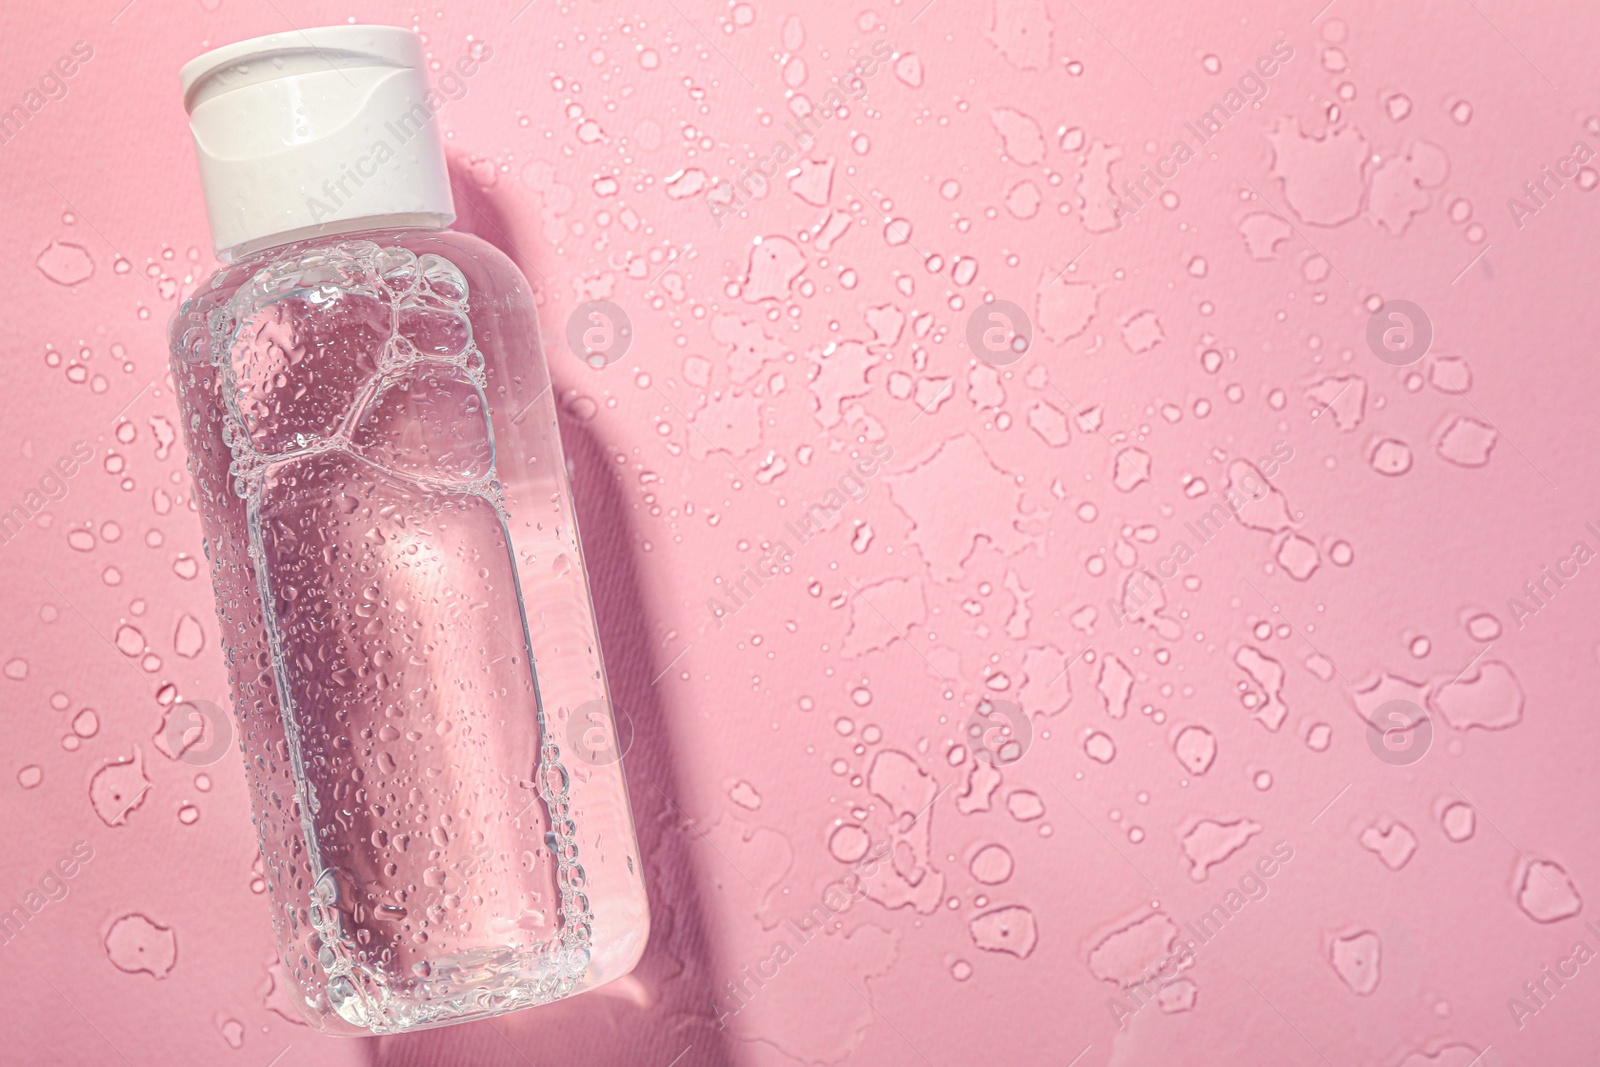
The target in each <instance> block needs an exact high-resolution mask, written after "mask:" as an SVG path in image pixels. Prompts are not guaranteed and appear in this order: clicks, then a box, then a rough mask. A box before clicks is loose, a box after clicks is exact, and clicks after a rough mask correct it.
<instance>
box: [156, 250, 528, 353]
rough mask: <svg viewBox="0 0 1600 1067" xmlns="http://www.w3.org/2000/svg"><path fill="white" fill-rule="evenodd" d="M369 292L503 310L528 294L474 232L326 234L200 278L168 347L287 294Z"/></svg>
mask: <svg viewBox="0 0 1600 1067" xmlns="http://www.w3.org/2000/svg"><path fill="white" fill-rule="evenodd" d="M318 290H321V291H323V292H325V293H328V294H329V295H330V296H331V295H332V294H333V293H335V292H346V293H348V292H358V293H368V294H371V295H372V296H375V297H378V298H379V299H384V300H404V299H406V298H408V297H415V296H417V295H418V294H422V293H426V292H428V291H430V290H432V291H437V292H438V293H439V294H440V295H444V296H446V298H447V299H452V300H453V299H456V298H458V297H461V298H469V299H470V301H471V302H472V303H479V302H481V301H484V300H488V301H492V302H493V303H494V304H496V305H498V306H501V307H505V306H507V305H511V306H515V305H517V304H521V303H525V304H527V305H528V306H529V307H530V308H531V306H532V303H533V297H532V292H531V290H530V287H529V285H528V283H527V280H526V279H525V278H524V277H523V275H522V272H521V271H520V270H519V269H518V268H517V266H516V264H515V263H513V262H512V261H511V259H510V258H509V257H507V256H506V255H505V253H503V252H501V251H500V249H498V248H496V247H495V246H494V245H493V244H491V243H490V242H488V241H485V240H483V239H482V238H480V237H477V236H475V235H473V234H469V233H462V232H460V231H458V230H448V229H436V228H391V229H376V230H366V231H357V232H352V233H341V234H332V235H328V236H324V237H318V238H313V239H308V240H303V241H296V242H292V243H290V244H284V245H278V246H275V247H272V248H266V249H262V250H260V251H258V252H254V253H251V254H250V255H248V256H244V257H242V258H240V259H239V260H237V261H235V262H232V263H225V264H223V265H222V266H221V267H219V268H218V269H217V270H216V271H214V272H213V273H212V274H211V275H210V276H208V277H207V278H206V279H204V280H203V281H202V282H201V283H200V285H199V286H198V287H197V288H196V290H195V291H194V293H193V295H191V296H190V297H189V298H188V299H187V300H185V301H184V303H183V304H182V306H180V307H179V309H178V311H177V313H176V314H175V315H174V316H173V319H172V323H171V326H170V329H169V342H170V344H171V347H172V349H173V351H175V352H177V351H179V350H181V349H184V348H189V347H192V346H193V344H194V343H195V342H196V341H198V340H199V337H198V334H200V333H209V334H216V333H217V332H218V331H219V330H221V331H222V332H223V333H226V332H227V330H228V324H229V323H230V322H234V323H237V322H238V321H239V320H242V319H246V318H249V317H250V316H251V314H252V313H253V312H255V311H256V310H259V309H260V308H262V307H265V306H267V305H270V304H272V303H275V302H277V301H279V300H281V299H283V298H285V297H288V296H290V295H291V294H305V293H308V292H311V293H313V294H314V293H315V292H316V291H318Z"/></svg>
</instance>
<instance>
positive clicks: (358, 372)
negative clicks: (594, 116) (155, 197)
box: [173, 230, 648, 1033]
mask: <svg viewBox="0 0 1600 1067" xmlns="http://www.w3.org/2000/svg"><path fill="white" fill-rule="evenodd" d="M173 370H174V374H175V377H176V379H177V382H178V385H179V391H180V396H181V399H182V402H183V408H184V418H185V423H186V432H187V434H188V440H189V448H190V457H191V470H192V472H193V474H194V477H195V485H196V493H197V498H198V502H199V505H200V509H201V512H202V514H203V517H204V520H205V528H206V548H207V554H208V557H209V558H210V560H211V563H212V570H213V579H214V582H215V585H216V590H217V603H218V615H219V618H220V619H221V621H222V625H223V633H224V646H225V649H226V652H227V655H228V658H229V665H230V671H231V677H232V681H233V688H234V704H235V711H236V714H237V716H238V719H239V723H240V736H241V745H242V748H243V751H244V755H245V758H246V762H247V765H248V769H249V773H250V775H251V778H252V785H253V786H254V790H253V791H254V794H255V795H254V808H255V819H256V824H257V828H258V831H259V832H260V836H261V845H262V854H263V858H264V863H265V868H266V873H267V883H268V887H269V891H270V894H271V897H272V901H273V904H274V911H275V922H276V925H277V928H278V937H279V944H280V948H281V949H282V951H283V955H284V963H285V969H286V972H287V973H288V974H289V975H290V976H291V977H292V978H293V979H294V980H295V981H296V982H297V984H298V985H299V991H300V993H301V994H302V996H301V997H300V998H298V999H301V1000H302V1001H303V1004H304V1008H305V1010H306V1014H307V1016H308V1018H310V1019H311V1020H312V1021H313V1022H314V1023H315V1024H317V1025H318V1026H320V1027H321V1028H323V1029H325V1030H328V1031H329V1032H377V1033H386V1032H393V1031H397V1030H406V1029H414V1028H418V1027H422V1026H430V1025H438V1024H441V1023H445V1022H453V1021H460V1020H463V1019H468V1018H476V1017H481V1016H483V1015H488V1014H497V1013H500V1012H503V1011H509V1010H513V1009H515V1008H519V1007H523V1006H526V1005H529V1004H535V1003H542V1002H544V1001H548V1000H551V999H555V998H557V997H562V996H567V995H570V994H572V993H575V992H579V991H581V990H583V989H587V988H591V987H592V986H594V985H597V984H600V983H601V982H604V981H608V980H610V979H612V978H615V977H618V976H619V975H621V974H624V973H626V972H627V970H628V969H630V968H631V967H632V965H633V963H634V962H635V961H636V960H637V958H638V955H639V954H640V952H642V950H643V945H644V940H645V937H646V933H647V930H648V919H647V916H646V911H645V901H644V892H643V886H642V883H641V880H640V864H639V860H638V856H637V844H636V843H635V840H634V835H633V827H632V821H631V817H630V815H629V811H628V806H627V796H626V790H625V787H624V784H623V781H622V776H621V766H620V763H619V762H618V760H617V759H616V752H615V747H616V745H615V728H614V726H613V724H612V721H611V717H610V711H609V709H610V705H609V703H608V702H607V696H606V687H605V678H604V671H603V668H602V665H601V661H600V653H599V647H598V643H597V640H596V629H595V622H594V616H593V611H592V608H591V606H590V601H589V590H588V582H587V578H586V576H585V572H584V567H583V561H582V555H581V551H580V548H579V544H578V539H577V532H576V529H575V526H574V519H573V509H572V503H571V497H570V493H569V491H568V487H567V483H566V472H565V466H564V461H563V459H562V454H561V449H560V439H559V436H558V434H557V430H556V424H555V408H554V403H553V399H552V396H551V390H550V388H549V385H550V383H549V377H548V372H547V370H546V368H545V366H544V363H543V360H542V358H541V357H540V355H539V351H538V335H537V325H536V321H535V318H534V312H533V306H532V301H531V299H530V297H529V294H528V292H527V289H526V286H525V284H524V283H523V281H522V279H521V276H520V274H518V273H517V272H516V269H515V267H514V266H512V265H511V264H510V263H509V261H506V260H505V259H504V257H503V256H501V255H500V254H499V253H498V252H496V251H495V250H493V249H492V248H491V247H490V246H488V245H486V244H484V243H483V242H481V241H478V240H477V239H476V238H472V237H469V236H466V235H462V234H457V233H452V232H448V231H418V230H408V231H377V232H371V233H364V234H357V235H345V236H341V237H337V238H326V239H321V240H319V241H315V242H304V243H301V244H296V245H289V246H284V247H282V248H277V249H271V250H268V251H266V252H263V253H259V254H257V255H256V256H253V257H250V258H248V259H246V260H244V261H241V262H240V263H238V264H235V265H234V266H232V267H229V268H226V269H225V270H223V271H222V272H219V274H218V276H217V277H216V278H215V279H214V280H213V282H212V283H211V285H210V287H209V288H208V289H205V290H203V291H202V292H201V293H200V294H198V295H197V296H196V297H195V298H194V299H193V300H191V301H190V302H189V303H188V304H186V305H185V306H184V308H183V309H182V311H180V313H179V316H178V318H177V320H175V322H174V326H173Z"/></svg>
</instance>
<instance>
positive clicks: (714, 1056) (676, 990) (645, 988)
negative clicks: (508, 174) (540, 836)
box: [367, 166, 740, 1067]
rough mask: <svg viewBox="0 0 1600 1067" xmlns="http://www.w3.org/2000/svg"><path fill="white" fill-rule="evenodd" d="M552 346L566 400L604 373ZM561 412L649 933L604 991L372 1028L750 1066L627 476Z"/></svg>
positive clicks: (475, 227)
mask: <svg viewBox="0 0 1600 1067" xmlns="http://www.w3.org/2000/svg"><path fill="white" fill-rule="evenodd" d="M451 178H452V185H453V186H454V188H455V197H456V209H457V211H458V213H459V217H458V218H457V220H456V224H455V228H456V229H458V230H463V231H465V232H467V233H472V234H475V235H476V236H478V237H481V238H483V239H484V240H486V241H488V242H490V243H491V244H493V245H495V246H496V247H497V248H499V249H500V250H501V251H502V252H504V253H505V254H506V255H507V256H510V257H511V259H512V260H513V261H514V262H516V263H517V265H518V266H519V267H520V268H522V269H523V271H524V272H525V273H526V274H527V276H528V277H529V279H530V280H534V286H535V289H536V290H537V289H538V287H539V286H538V282H537V281H536V279H537V278H539V277H540V274H539V273H537V272H536V271H535V270H530V269H529V267H530V266H531V264H530V261H529V259H528V258H527V257H526V256H525V254H524V250H522V249H519V248H518V247H517V244H516V242H515V241H514V240H513V238H512V237H511V225H510V224H509V222H508V220H507V219H506V217H505V215H504V213H503V212H501V211H500V210H499V208H498V207H497V206H496V205H495V204H494V203H493V202H492V200H491V199H490V198H489V195H488V191H487V190H484V189H483V188H481V187H480V186H479V185H478V184H477V182H475V181H474V180H473V179H472V177H471V176H470V175H467V174H465V173H462V172H461V171H460V170H458V169H457V168H455V167H454V166H453V167H452V171H451ZM548 325H549V324H546V328H547V329H548ZM548 357H549V360H550V363H551V376H552V380H553V385H552V388H553V389H554V391H555V394H556V396H557V397H558V398H559V397H560V396H561V395H562V394H563V391H564V390H563V389H562V385H561V380H562V379H563V378H566V377H569V376H570V375H571V373H572V371H573V370H574V369H575V368H578V369H582V370H583V373H585V374H588V373H595V372H592V371H589V370H588V369H586V368H581V366H580V364H578V362H577V360H576V359H573V360H570V361H564V360H563V359H562V358H561V357H562V353H560V352H552V353H549V354H548ZM564 364H565V365H564ZM558 407H559V405H558ZM560 424H561V439H562V445H563V447H564V448H565V450H566V454H567V460H568V463H569V466H570V468H571V471H572V489H573V496H574V505H575V507H576V509H577V513H578V526H579V529H580V530H581V531H582V532H583V554H584V562H585V565H586V567H587V569H588V573H589V581H590V590H591V595H592V596H593V598H594V607H595V614H596V617H597V619H598V622H599V629H600V646H601V649H602V652H603V655H604V657H605V663H606V675H607V680H608V682H609V683H610V687H611V698H612V701H613V703H614V704H615V705H616V706H617V707H619V708H621V709H622V710H623V711H625V712H626V713H627V715H628V716H629V718H630V719H631V720H632V724H633V740H632V743H631V746H630V747H629V749H628V751H627V755H626V757H625V759H624V766H625V769H626V774H627V781H628V791H629V797H630V802H631V805H632V808H633V815H634V820H635V826H636V830H637V833H638V837H639V851H640V855H641V858H642V859H643V861H644V874H645V888H646V890H647V891H648V893H649V897H650V922H651V929H650V941H649V944H648V945H647V946H646V948H645V952H644V957H643V958H642V959H641V960H640V961H639V964H638V966H637V967H636V968H634V971H633V973H632V974H631V975H629V976H628V977H627V978H625V979H622V980H620V981H619V982H616V983H613V984H612V985H611V986H608V987H605V988H604V989H602V990H597V991H595V992H591V993H587V994H584V995H582V996H578V997H573V998H570V999H568V1000H562V1001H557V1002H555V1003H553V1004H548V1005H545V1006H543V1007H539V1008H536V1009H532V1010H529V1011H524V1012H518V1013H514V1014H511V1015H506V1016H502V1017H500V1018H497V1019H490V1020H486V1021H484V1022H477V1023H466V1024H462V1025H459V1026H450V1027H444V1028H442V1029H438V1030H426V1031H422V1032H421V1033H416V1034H403V1035H396V1036H393V1037H384V1038H377V1039H373V1040H370V1041H369V1042H368V1049H367V1062H368V1063H369V1064H371V1065H372V1067H466V1065H468V1064H470V1065H472V1067H528V1064H530V1063H540V1064H544V1063H582V1064H584V1065H585V1067H635V1065H639V1064H657V1065H662V1067H665V1065H666V1064H669V1063H670V1064H673V1067H738V1065H739V1062H740V1057H739V1056H738V1055H737V1050H736V1047H735V1045H734V1043H732V1042H730V1041H729V1040H728V1039H727V1036H726V1033H725V1032H724V1031H722V1030H721V1029H719V1027H718V1025H717V1021H716V1018H715V1009H714V1006H713V1005H714V1003H715V1002H716V995H715V991H714V982H715V979H716V975H717V974H718V973H720V972H719V970H718V968H717V967H716V965H715V963H716V961H715V958H714V955H713V947H712V944H711V941H710V938H709V936H708V931H707V929H706V924H705V916H704V912H703V909H702V906H701V895H700V889H699V887H700V884H701V875H700V872H699V871H698V869H697V865H696V863H695V859H694V856H693V855H692V854H691V852H690V850H689V842H688V839H687V837H686V836H685V834H684V833H683V832H682V831H681V830H680V829H679V827H680V826H681V824H682V821H683V818H684V817H683V815H682V814H681V811H682V808H681V806H680V804H679V800H678V786H677V781H676V773H675V769H674V768H675V764H674V762H673V758H672V736H671V733H670V731H669V729H668V726H667V718H666V714H665V705H666V703H667V700H666V698H665V697H664V696H663V693H662V690H661V689H660V688H659V685H658V684H657V682H656V679H657V675H658V674H659V673H660V672H661V671H663V670H664V669H665V668H666V666H667V659H668V657H666V656H664V655H662V650H661V649H659V648H658V647H657V644H656V642H655V640H654V639H653V637H652V633H651V627H650V624H649V621H648V620H649V613H648V610H647V604H646V602H645V598H644V596H643V593H642V590H641V587H640V583H639V579H638V568H637V566H636V560H635V558H634V548H633V543H634V539H633V534H632V526H631V521H630V516H629V509H628V505H627V497H626V494H625V492H624V491H623V487H622V482H621V479H622V474H621V471H620V470H619V465H618V464H617V463H615V462H614V461H613V460H612V459H611V458H610V456H609V455H608V454H607V451H606V449H605V446H604V445H603V444H602V442H601V441H600V440H599V438H598V437H596V436H595V434H594V433H593V431H592V430H590V429H589V427H587V426H586V425H584V424H583V423H582V422H580V421H579V420H577V419H575V418H572V417H570V416H569V415H568V414H567V413H566V412H565V411H564V410H563V411H561V415H560Z"/></svg>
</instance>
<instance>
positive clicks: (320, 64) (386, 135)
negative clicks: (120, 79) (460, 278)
mask: <svg viewBox="0 0 1600 1067" xmlns="http://www.w3.org/2000/svg"><path fill="white" fill-rule="evenodd" d="M181 76H182V79H183V104H184V108H185V109H186V110H187V111H188V112H189V127H190V129H191V130H192V131H193V132H194V143H195V151H196V152H197V154H198V155H199V157H200V182H201V186H202V187H203V188H204V190H205V198H206V213H207V214H208V215H209V216H210V219H211V240H212V244H213V245H215V246H216V249H217V252H218V253H219V254H220V255H222V256H223V257H224V258H233V257H235V256H238V255H242V254H244V253H247V252H251V251H254V250H256V249H258V248H262V247H266V246H270V245H274V244H281V243H284V242H286V241H292V240H299V239H301V238H304V237H311V236H315V235H317V234H321V233H331V232H339V231H343V230H351V229H357V228H360V227H359V225H352V223H354V222H358V220H360V221H365V220H372V224H373V225H374V226H382V225H433V226H444V225H448V224H449V223H450V222H451V221H452V220H454V219H455V214H456V213H455V204H454V202H453V201H452V199H451V197H450V174H449V170H448V169H447V167H446V166H445V159H444V146H443V144H442V143H441V141H440V138H439V130H438V126H437V125H436V124H435V122H434V117H433V116H434V112H435V111H437V110H438V106H439V103H440V97H439V96H438V95H437V94H435V93H433V92H431V91H430V89H429V86H428V78H427V74H426V71H425V56H424V54H423V50H422V41H421V40H420V39H419V38H418V37H417V35H416V34H414V33H412V32H411V31H410V30H405V29H400V28H398V27H394V26H324V27H318V28H315V29H308V30H294V31H290V32H288V33H275V34H271V35H269V36H266V37H256V38H253V39H252V40H248V41H240V42H239V43H238V44H231V45H227V46H225V47H223V48H217V49H214V50H212V51H210V52H207V53H205V54H204V55H202V56H199V57H198V58H195V59H192V60H190V61H189V62H188V63H186V64H184V66H183V71H182V74H181ZM386 217H392V218H386Z"/></svg>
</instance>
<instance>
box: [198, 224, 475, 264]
mask: <svg viewBox="0 0 1600 1067" xmlns="http://www.w3.org/2000/svg"><path fill="white" fill-rule="evenodd" d="M453 221H455V216H454V215H441V214H435V213H433V212H412V213H405V214H397V215H365V216H362V217H361V218H358V219H338V220H336V221H332V222H323V223H318V224H317V225H315V226H303V227H301V228H300V229H298V230H287V231H285V232H283V233H274V234H269V235H268V236H266V237H258V238H257V239H255V240H254V241H246V242H244V243H243V244H239V245H234V246H233V247H232V248H219V249H217V258H218V259H219V260H221V261H222V262H224V263H235V262H237V261H239V260H241V259H243V258H245V257H246V256H253V255H255V254H256V253H257V252H260V251H263V250H265V249H268V248H277V247H278V246H280V245H291V244H294V243H296V242H297V241H310V240H314V239H316V238H318V237H333V236H336V235H338V234H341V233H359V232H362V231H364V230H442V229H444V228H445V227H446V226H448V225H450V223H451V222H453Z"/></svg>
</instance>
